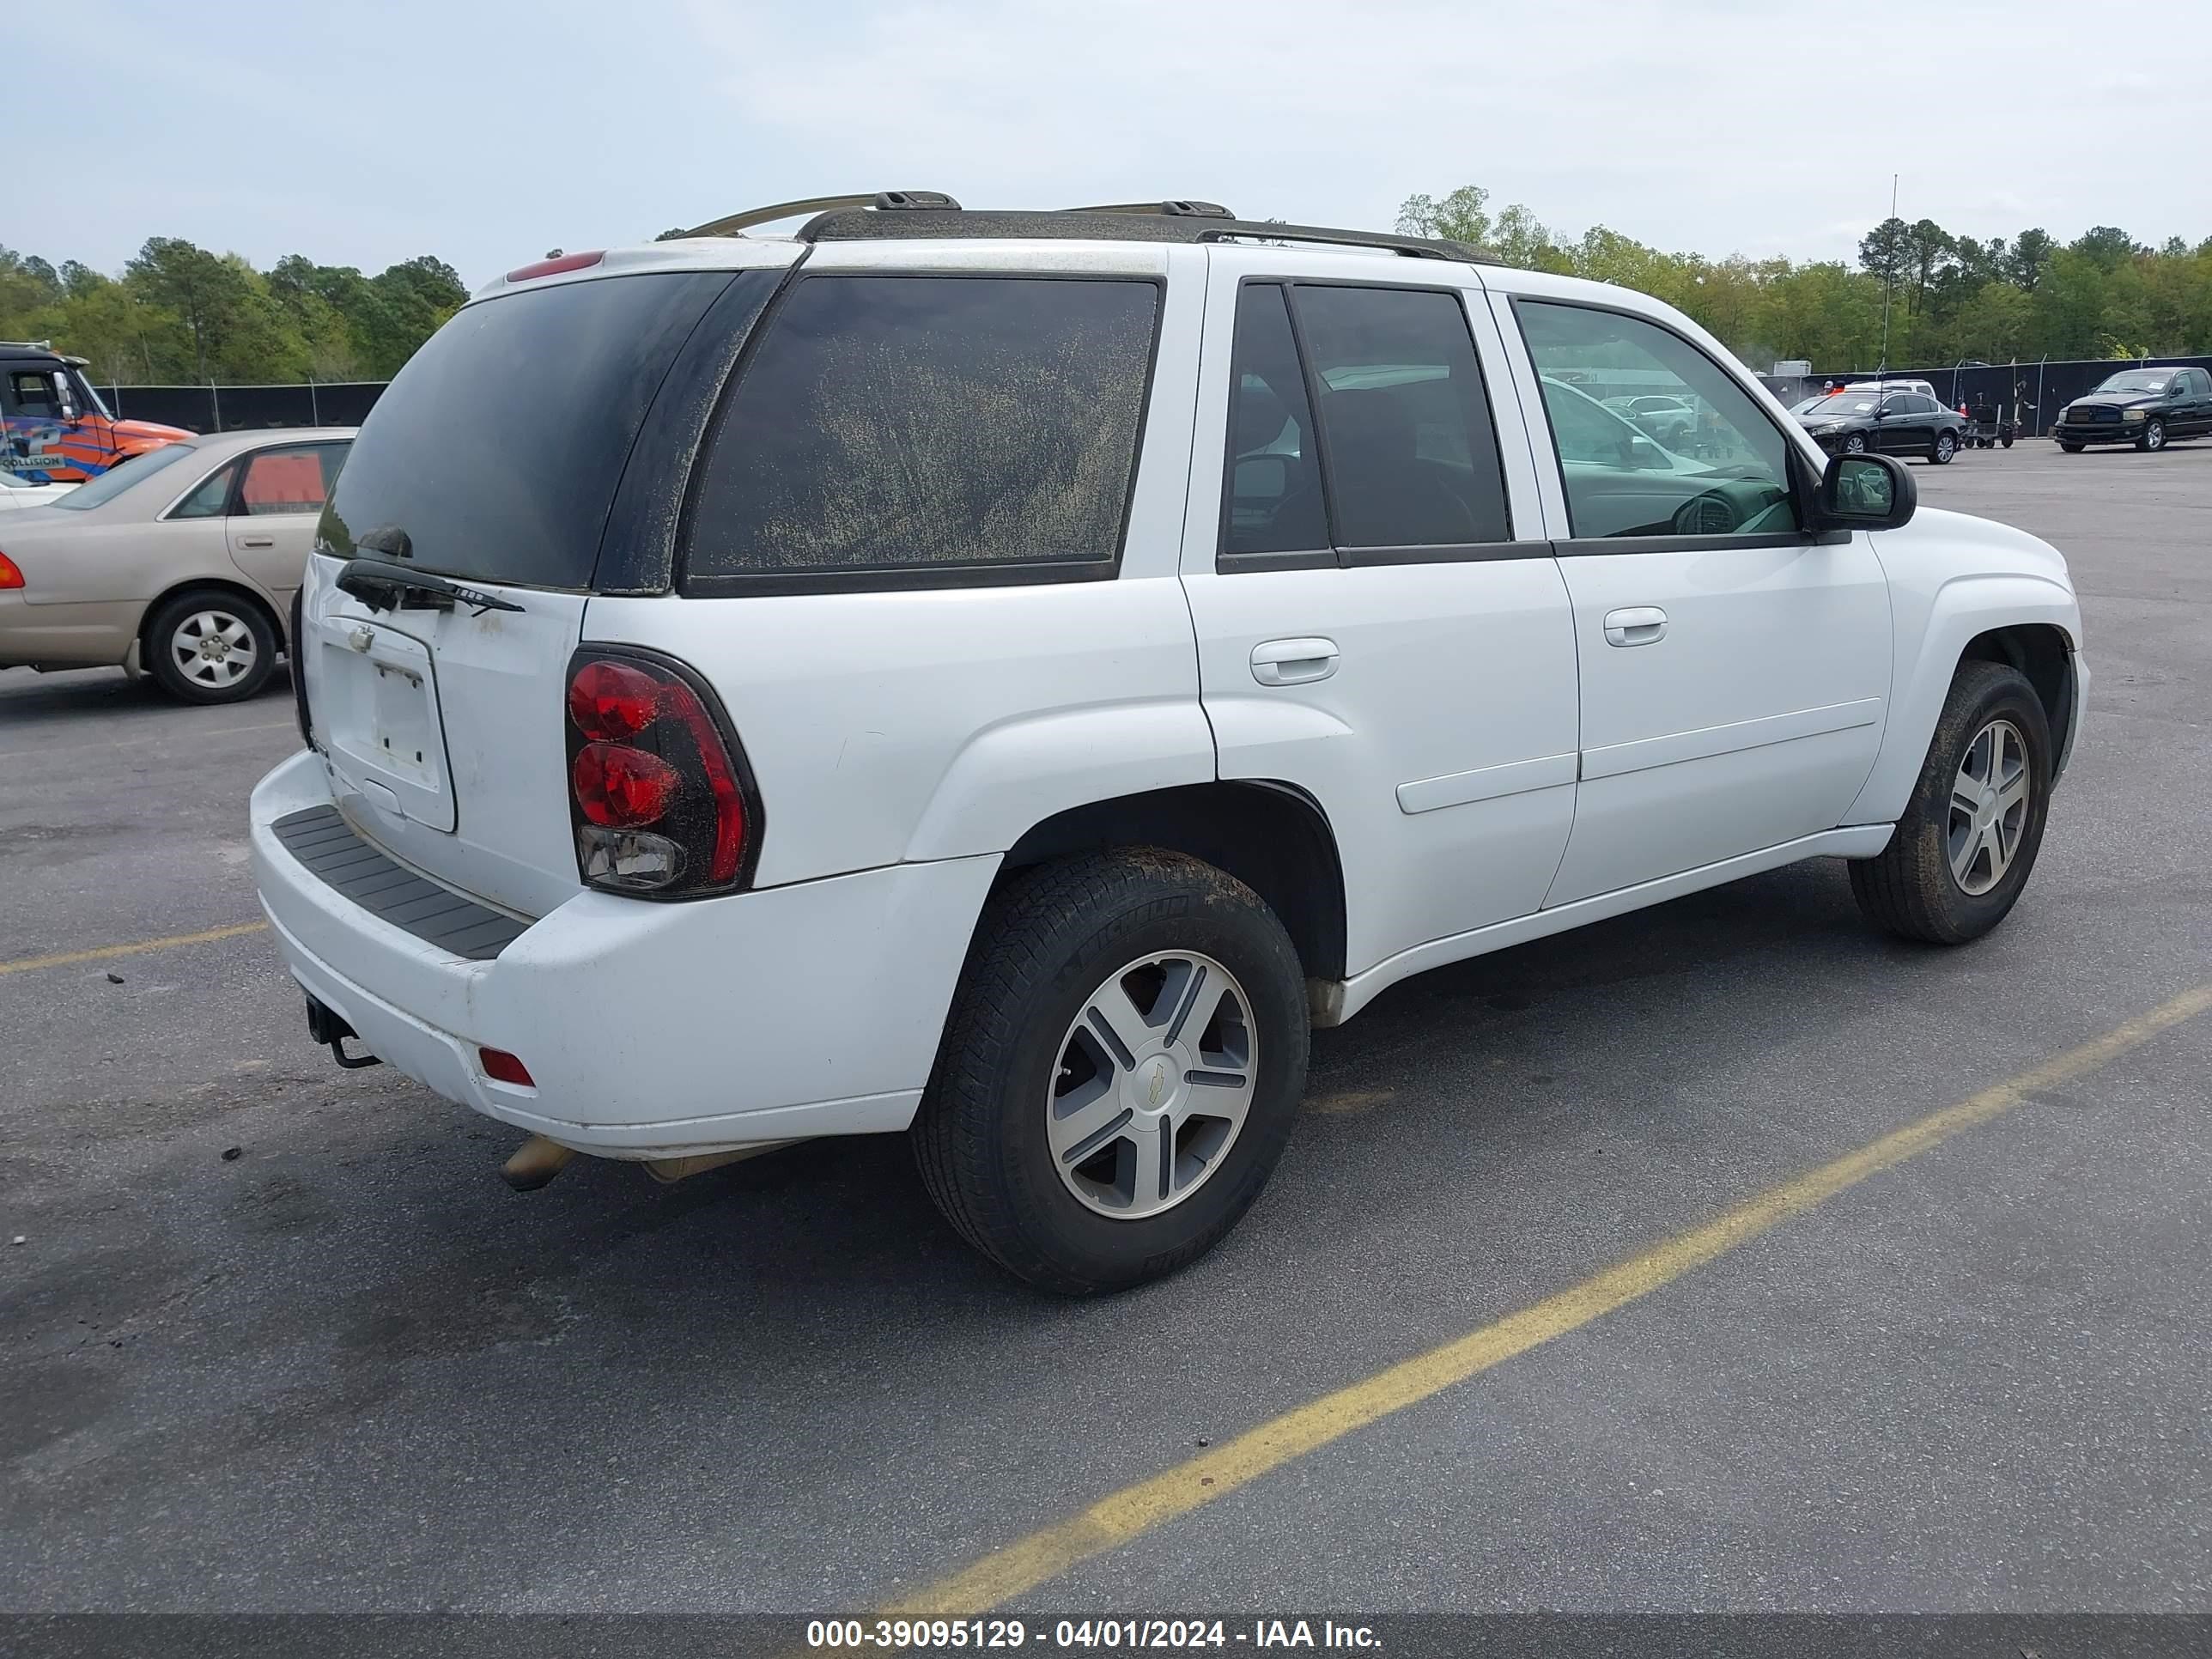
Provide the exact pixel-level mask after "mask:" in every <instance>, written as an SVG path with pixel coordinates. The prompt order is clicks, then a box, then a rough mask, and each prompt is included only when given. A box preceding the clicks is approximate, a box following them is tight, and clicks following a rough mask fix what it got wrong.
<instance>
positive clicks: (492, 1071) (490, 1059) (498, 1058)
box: [477, 1048, 538, 1089]
mask: <svg viewBox="0 0 2212 1659" xmlns="http://www.w3.org/2000/svg"><path fill="white" fill-rule="evenodd" d="M477 1058H478V1059H480V1060H483V1068H484V1075H485V1076H486V1077H488V1078H489V1079H492V1080H493V1081H494V1082H495V1083H512V1084H515V1085H518V1086H520V1087H521V1088H525V1089H535V1088H536V1087H537V1086H538V1079H535V1078H533V1077H532V1076H531V1075H530V1068H529V1067H528V1066H525V1065H524V1064H523V1063H522V1061H521V1060H519V1059H518V1058H516V1057H515V1056H514V1055H513V1054H509V1053H507V1050H506V1049H504V1048H479V1049H477Z"/></svg>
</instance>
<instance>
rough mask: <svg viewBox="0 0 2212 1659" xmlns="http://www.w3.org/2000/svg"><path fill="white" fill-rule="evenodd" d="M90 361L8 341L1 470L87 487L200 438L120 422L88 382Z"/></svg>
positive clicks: (4, 343)
mask: <svg viewBox="0 0 2212 1659" xmlns="http://www.w3.org/2000/svg"><path fill="white" fill-rule="evenodd" d="M84 361H85V360H84V359H83V358H82V357H65V356H63V355H62V354H61V353H59V352H58V351H56V350H55V349H53V344H52V342H51V341H47V340H0V468H4V469H5V470H6V471H9V472H11V473H13V474H14V475H15V477H18V478H21V479H22V480H23V481H24V482H25V483H81V482H82V481H83V480H84V479H87V478H96V477H99V476H100V474H101V473H103V472H105V471H108V470H109V469H110V468H111V467H113V466H114V465H117V464H118V462H121V461H126V460H128V459H131V456H133V455H136V454H137V453H140V452H141V451H143V450H148V449H158V448H159V447H161V445H163V444H169V443H174V442H176V441H177V440H178V439H179V438H189V437H191V436H192V434H191V433H190V432H187V431H186V430H185V428H182V427H180V426H161V425H159V424H157V423H156V422H152V421H118V420H117V419H116V418H115V416H112V415H111V414H109V413H108V411H107V405H106V404H104V403H102V402H100V394H99V393H98V392H94V390H93V389H92V384H91V382H90V381H88V380H86V379H85V378H84Z"/></svg>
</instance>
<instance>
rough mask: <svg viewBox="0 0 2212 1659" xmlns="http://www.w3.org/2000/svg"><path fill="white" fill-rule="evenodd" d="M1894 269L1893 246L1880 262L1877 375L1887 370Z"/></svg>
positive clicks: (1893, 208)
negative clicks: (1891, 285) (1878, 358)
mask: <svg viewBox="0 0 2212 1659" xmlns="http://www.w3.org/2000/svg"><path fill="white" fill-rule="evenodd" d="M1889 222H1890V223H1891V224H1895V223H1896V222H1897V175H1896V174H1895V173H1891V174H1890V175H1889ZM1896 270H1897V252H1896V250H1895V249H1892V250H1891V251H1890V254H1889V257H1888V258H1886V259H1884V260H1883V261H1882V262H1881V368H1879V369H1877V370H1876V374H1878V375H1880V374H1887V373H1888V372H1889V289H1890V283H1892V282H1893V280H1894V278H1895V273H1896Z"/></svg>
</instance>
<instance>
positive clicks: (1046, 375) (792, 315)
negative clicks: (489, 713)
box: [688, 276, 1159, 578]
mask: <svg viewBox="0 0 2212 1659" xmlns="http://www.w3.org/2000/svg"><path fill="white" fill-rule="evenodd" d="M1158 310H1159V288H1158V284H1157V283H1152V282H1146V281H1134V280H1114V279H1090V278H1079V279H1057V278H1047V277H1018V276H981V277H975V276H814V277H805V278H802V279H800V280H799V283H797V284H796V286H794V287H793V289H792V290H791V292H790V294H789V295H788V296H787V299H786V300H785V301H784V303H783V304H782V305H781V307H779V308H778V309H777V310H776V311H775V313H773V314H772V315H771V317H770V318H769V320H768V322H767V323H766V325H765V327H766V330H767V332H766V333H765V334H764V335H763V337H762V338H761V340H760V342H759V344H758V348H757V352H756V354H755V356H754V357H753V360H752V361H751V362H750V364H748V365H747V366H746V368H745V369H744V373H743V374H742V376H741V377H740V379H739V380H738V382H737V384H736V386H734V387H733V388H732V391H731V393H730V395H729V397H728V398H727V399H726V402H725V403H724V404H723V407H722V409H721V410H720V413H719V414H718V415H717V416H716V417H715V420H714V427H713V429H712V431H711V432H710V434H709V435H708V441H707V448H706V452H705V459H704V460H703V462H702V468H701V477H700V483H699V484H698V486H697V489H696V494H695V496H694V499H693V504H692V508H691V518H690V532H689V533H690V564H689V567H688V569H689V574H690V575H691V576H694V577H698V576H728V575H767V574H812V573H819V574H833V575H834V574H871V573H872V574H888V573H907V574H915V575H919V576H922V577H927V575H928V574H930V573H931V572H932V571H933V570H939V569H945V568H957V567H970V568H972V567H976V566H987V567H996V568H1000V569H1002V570H1005V571H1006V572H1007V573H1008V574H1009V576H1010V578H1011V576H1012V572H1013V570H1014V569H1015V568H1017V567H1021V568H1027V570H1028V571H1029V572H1030V573H1031V574H1032V575H1035V576H1046V577H1049V576H1053V575H1063V574H1105V573H1107V572H1109V571H1110V570H1111V569H1112V568H1113V567H1114V563H1115V560H1116V559H1117V558H1118V557H1119V556H1120V552H1121V527H1122V520H1123V518H1124V516H1125V514H1126V510H1127V503H1128V495H1129V487H1130V483H1131V478H1132V474H1133V469H1134V466H1135V464H1136V455H1137V434H1138V430H1139V426H1140V425H1141V423H1142V421H1143V417H1144V405H1145V393H1146V386H1147V384H1148V382H1149V380H1150V374H1151V364H1152V337H1153V331H1154V325H1155V320H1156V319H1157V316H1158Z"/></svg>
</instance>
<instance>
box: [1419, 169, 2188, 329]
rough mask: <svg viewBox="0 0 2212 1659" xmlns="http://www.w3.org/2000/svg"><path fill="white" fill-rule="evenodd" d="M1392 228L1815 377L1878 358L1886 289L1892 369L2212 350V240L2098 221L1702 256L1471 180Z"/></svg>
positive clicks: (1919, 231) (1889, 229) (1903, 231)
mask: <svg viewBox="0 0 2212 1659" xmlns="http://www.w3.org/2000/svg"><path fill="white" fill-rule="evenodd" d="M1398 228H1399V229H1400V230H1401V231H1402V232H1405V233H1406V234H1410V235H1419V236H1449V237H1455V238H1457V239H1459V240H1462V241H1469V242H1476V243H1480V244H1481V245H1482V246H1486V247H1487V248H1489V249H1490V250H1491V251H1492V252H1494V253H1496V254H1497V255H1498V257H1499V258H1502V259H1504V261H1505V262H1506V263H1507V264H1512V265H1519V266H1523V267H1526V268H1530V269H1534V270H1553V271H1558V272H1560V273H1562V274H1563V275H1568V276H1589V277H1594V278H1595V279H1596V280H1598V281H1600V282H1606V283H1620V284H1622V285H1623V286H1625V287H1628V288H1633V289H1642V290H1643V291H1644V292H1645V293H1647V294H1653V295H1657V296H1658V297H1659V298H1661V299H1662V300H1665V301H1667V302H1668V304H1670V305H1672V306H1674V307H1676V308H1677V309H1679V310H1681V311H1684V312H1686V313H1688V314H1689V315H1690V316H1692V317H1693V318H1695V319H1697V320H1698V321H1699V323H1700V324H1702V325H1704V326H1705V328H1707V329H1708V330H1710V331H1711V332H1712V333H1713V334H1715V335H1717V337H1719V338H1720V339H1721V340H1722V341H1723V342H1724V343H1726V344H1727V345H1728V346H1729V349H1731V350H1733V351H1734V352H1735V354H1736V355H1737V356H1740V357H1741V358H1742V359H1743V361H1744V362H1746V363H1747V364H1749V365H1750V366H1751V367H1752V368H1757V369H1765V368H1768V367H1770V366H1771V363H1772V362H1775V361H1778V360H1782V359H1789V358H1806V359H1809V360H1810V361H1811V362H1812V364H1813V368H1814V372H1815V373H1833V372H1842V371H1845V370H1850V369H1863V368H1881V367H1882V366H1883V356H1882V301H1883V295H1884V291H1885V289H1887V294H1888V299H1889V349H1888V359H1887V362H1888V366H1890V367H1894V368H1907V367H1911V368H1927V367H1931V366H1937V365H1942V364H1948V363H1954V362H1961V361H1965V362H1989V363H2002V362H2011V361H2013V360H2015V358H2017V359H2020V360H2022V361H2026V362H2033V361H2035V360H2037V359H2039V358H2042V357H2049V358H2051V359H2052V360H2053V361H2054V362H2056V361H2062V360H2065V359H2071V358H2085V357H2142V356H2207V355H2212V237H2208V238H2206V239H2205V240H2203V241H2201V242H2198V243H2197V244H2196V245H2195V246H2190V245H2189V244H2187V243H2185V241H2184V240H2182V239H2181V238H2180V237H2178V236H2177V237H2174V238H2172V239H2171V240H2168V241H2167V242H2166V244H2165V245H2164V246H2160V247H2156V248H2152V247H2148V246H2144V245H2143V244H2142V243H2140V242H2137V241H2136V240H2135V239H2134V238H2133V237H2131V236H2130V235H2129V234H2127V232H2125V231H2124V230H2118V229H2115V228H2112V226H2110V225H2100V226H2098V227H2096V228H2094V229H2092V230H2090V231H2088V232H2087V233H2085V234H2082V235H2081V236H2078V237H2076V238H2075V240H2073V241H2071V242H2068V243H2065V244H2063V245H2061V244H2060V243H2059V242H2057V240H2055V239H2054V238H2053V237H2052V236H2051V234H2050V233H2049V232H2048V231H2045V230H2040V229H2031V230H2023V231H2021V233H2020V234H2018V235H2017V236H2015V237H2012V238H2010V239H2009V240H2008V239H2007V238H2005V237H2002V236H1997V237H1993V238H1991V239H1990V240H1988V241H1986V242H1984V241H1978V240H1976V239H1975V238H1973V237H1972V236H1963V235H1956V234H1953V233H1951V232H1949V231H1947V230H1945V229H1944V228H1942V226H1941V225H1938V224H1936V222H1934V221H1933V220H1929V219H1923V220H1920V221H1919V222H1917V223H1911V224H1908V223H1907V222H1905V221H1904V220H1902V219H1890V220H1887V221H1886V222H1883V223H1881V224H1880V225H1877V226H1875V228H1874V229H1873V230H1871V231H1869V233H1868V234H1866V236H1865V237H1863V239H1862V240H1860V243H1859V254H1858V261H1857V264H1856V265H1849V264H1843V263H1841V262H1839V261H1834V260H1816V261H1813V262H1809V263H1807V264H1796V263H1794V262H1792V261H1791V260H1789V259H1787V258H1773V259H1747V258H1743V257H1742V256H1741V255H1732V256H1730V257H1729V258H1724V259H1709V258H1705V256H1704V255H1702V254H1698V253H1668V252H1662V251H1660V250H1659V249H1657V248H1655V247H1649V246H1645V245H1644V243H1642V242H1638V241H1637V240H1634V239H1633V238H1631V237H1627V236H1623V235H1622V234H1620V232H1618V231H1613V230H1608V229H1607V228H1605V227H1604V226H1602V225H1596V226H1593V227H1592V228H1589V230H1586V231H1584V232H1583V234H1581V235H1579V236H1571V235H1568V234H1565V233H1564V232H1561V231H1557V230H1554V229H1553V228H1550V227H1548V226H1547V225H1545V224H1543V223H1542V222H1540V221H1539V220H1538V219H1537V217H1536V216H1535V215H1534V213H1532V212H1531V211H1530V210H1528V208H1526V207H1523V206H1522V205H1521V204H1518V203H1515V204H1512V205H1511V206H1509V207H1505V208H1503V209H1500V210H1497V211H1496V212H1492V210H1491V209H1490V195H1489V192H1488V191H1485V190H1483V189H1482V188H1480V186H1479V185H1462V186H1461V187H1460V188H1459V189H1457V190H1455V191H1452V192H1451V193H1450V194H1449V196H1445V197H1441V198H1438V197H1431V196H1425V195H1417V196H1409V197H1407V198H1406V201H1405V203H1404V204H1403V205H1402V206H1401V208H1400V209H1399V211H1398Z"/></svg>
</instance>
